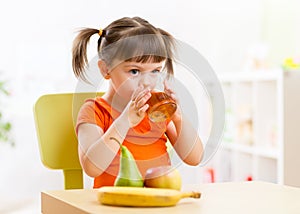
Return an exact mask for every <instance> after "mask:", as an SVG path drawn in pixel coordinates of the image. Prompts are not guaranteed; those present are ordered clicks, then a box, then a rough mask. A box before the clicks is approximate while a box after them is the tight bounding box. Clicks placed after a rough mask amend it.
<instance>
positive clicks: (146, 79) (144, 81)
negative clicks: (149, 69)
mask: <svg viewBox="0 0 300 214" xmlns="http://www.w3.org/2000/svg"><path fill="white" fill-rule="evenodd" d="M153 84H155V78H154V77H153V76H151V75H149V74H143V75H141V78H140V80H139V86H143V87H144V88H151V86H152V85H153Z"/></svg>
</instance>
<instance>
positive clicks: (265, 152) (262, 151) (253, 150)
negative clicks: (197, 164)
mask: <svg viewBox="0 0 300 214" xmlns="http://www.w3.org/2000/svg"><path fill="white" fill-rule="evenodd" d="M222 148H223V149H228V150H232V151H236V152H243V153H247V154H251V155H256V156H261V157H265V158H272V159H277V158H278V156H279V155H280V152H279V151H278V149H276V148H268V147H259V146H248V145H241V144H236V143H232V144H229V143H223V145H222Z"/></svg>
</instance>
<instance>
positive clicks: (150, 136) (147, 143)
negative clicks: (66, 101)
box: [76, 97, 170, 188]
mask: <svg viewBox="0 0 300 214" xmlns="http://www.w3.org/2000/svg"><path fill="white" fill-rule="evenodd" d="M119 115H120V113H119V112H117V111H116V110H115V109H113V108H112V107H111V106H110V105H109V104H108V103H107V102H106V101H105V100H104V99H103V98H101V97H97V98H95V99H88V100H86V102H85V103H84V104H83V106H82V107H81V109H80V111H79V113H78V118H77V124H76V132H77V130H78V126H79V125H80V124H83V123H92V124H96V125H98V126H99V127H101V128H102V130H103V131H104V132H106V130H107V129H108V128H109V127H110V125H111V124H112V123H113V121H114V118H117V117H118V116H119ZM167 124H168V122H161V123H154V122H152V121H150V120H149V118H148V117H147V116H145V118H144V119H143V120H142V121H141V122H140V123H139V124H138V125H137V126H135V127H134V128H130V129H129V131H128V133H127V135H126V138H125V140H124V142H123V145H124V146H126V147H127V148H128V149H129V151H130V152H131V153H132V155H133V157H134V159H135V161H136V163H137V166H138V168H139V170H140V172H141V174H142V175H143V176H144V175H145V172H146V170H147V169H148V168H151V167H155V166H161V165H170V158H169V155H168V152H167V147H166V142H167V137H166V136H165V131H166V128H167ZM119 152H120V151H119ZM119 152H118V155H116V156H115V158H114V159H113V161H112V163H111V164H110V165H109V167H108V168H107V169H106V170H105V172H103V173H102V174H101V175H99V176H98V177H96V178H95V179H94V188H99V187H101V186H113V185H114V181H115V179H116V176H117V174H118V171H119V160H120V156H119V154H120V153H119Z"/></svg>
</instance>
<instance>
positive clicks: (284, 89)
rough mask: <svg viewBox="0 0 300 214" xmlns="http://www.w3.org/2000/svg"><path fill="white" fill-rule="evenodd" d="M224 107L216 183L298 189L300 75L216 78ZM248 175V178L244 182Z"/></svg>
mask: <svg viewBox="0 0 300 214" xmlns="http://www.w3.org/2000/svg"><path fill="white" fill-rule="evenodd" d="M218 77H219V80H220V83H221V84H222V89H223V92H224V99H225V103H226V109H225V110H226V111H225V112H226V115H225V118H226V121H225V127H224V135H223V136H224V137H223V143H222V144H221V147H220V149H219V151H218V152H217V153H216V156H215V157H214V160H212V163H211V166H212V167H213V169H214V170H215V172H216V175H217V177H216V178H217V179H216V181H217V182H218V181H244V180H245V179H248V178H251V179H253V180H260V181H269V182H275V183H279V184H285V185H291V186H297V187H300V173H299V172H298V171H297V170H295V169H296V168H297V167H299V165H300V156H299V150H300V144H299V142H298V141H299V140H298V139H300V131H299V130H298V129H297V127H298V123H299V121H300V114H298V113H297V112H298V111H299V109H300V94H299V93H298V91H300V72H283V71H280V70H272V71H271V70H270V71H253V72H231V73H223V74H219V76H218ZM247 176H248V177H247Z"/></svg>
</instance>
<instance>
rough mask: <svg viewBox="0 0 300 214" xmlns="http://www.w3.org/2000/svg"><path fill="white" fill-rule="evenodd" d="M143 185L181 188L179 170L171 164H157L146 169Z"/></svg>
mask: <svg viewBox="0 0 300 214" xmlns="http://www.w3.org/2000/svg"><path fill="white" fill-rule="evenodd" d="M144 186H145V187H154V188H167V189H175V190H180V189H181V176H180V173H179V171H178V170H177V169H176V168H172V166H159V167H154V168H150V169H148V170H147V171H146V174H145V179H144Z"/></svg>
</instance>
